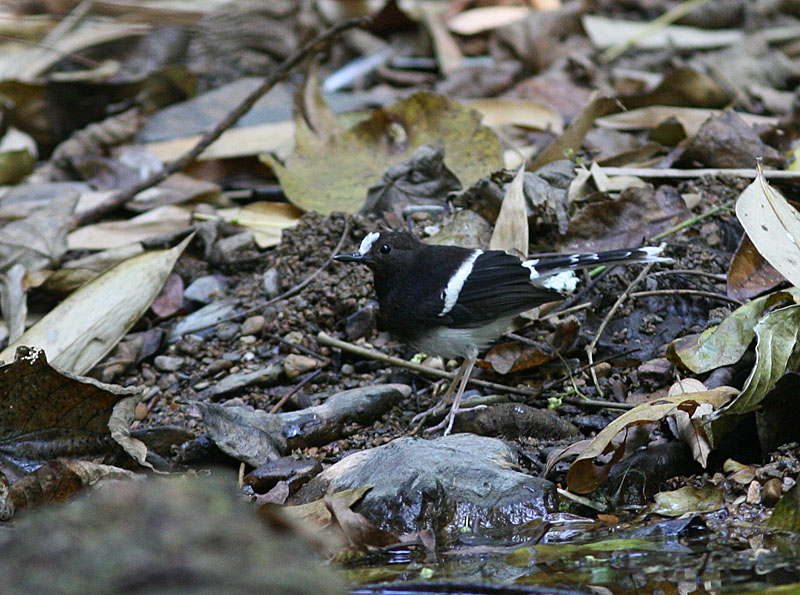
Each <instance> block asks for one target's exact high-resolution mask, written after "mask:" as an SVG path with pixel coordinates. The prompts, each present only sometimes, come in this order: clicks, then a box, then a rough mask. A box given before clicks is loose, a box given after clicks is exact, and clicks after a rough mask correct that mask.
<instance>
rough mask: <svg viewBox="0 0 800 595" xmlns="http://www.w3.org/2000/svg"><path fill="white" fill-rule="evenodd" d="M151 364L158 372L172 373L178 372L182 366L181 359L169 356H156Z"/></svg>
mask: <svg viewBox="0 0 800 595" xmlns="http://www.w3.org/2000/svg"><path fill="white" fill-rule="evenodd" d="M153 364H154V365H155V367H156V370H160V371H162V372H174V371H175V370H180V368H181V366H182V365H183V358H182V357H174V356H170V355H157V356H156V358H155V360H154V361H153Z"/></svg>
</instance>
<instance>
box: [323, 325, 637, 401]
mask: <svg viewBox="0 0 800 595" xmlns="http://www.w3.org/2000/svg"><path fill="white" fill-rule="evenodd" d="M317 341H318V342H319V343H322V344H323V345H328V346H329V347H335V348H337V349H341V350H342V351H347V352H348V353H352V354H354V355H360V356H361V357H365V358H367V359H372V360H375V361H379V362H384V363H387V364H390V365H392V366H399V367H401V368H407V369H409V370H413V371H414V372H418V373H420V374H427V375H428V376H434V377H436V378H445V379H447V380H450V381H452V380H453V377H454V374H453V373H452V372H445V371H444V370H437V369H435V368H429V367H427V366H421V365H419V364H415V363H413V362H409V361H406V360H404V359H401V358H399V357H394V356H391V355H386V354H385V353H381V352H380V351H375V350H374V349H367V348H365V347H359V346H358V345H353V344H352V343H348V342H347V341H341V340H340V339H337V338H335V337H331V336H330V335H329V334H327V333H325V332H322V331H321V332H319V333H317ZM614 357H618V355H615V356H614ZM599 363H601V362H597V363H595V364H592V365H597V364H599ZM562 381H563V379H562ZM469 384H472V385H475V386H480V387H483V388H488V389H490V390H496V391H505V392H508V393H512V394H516V395H523V396H526V397H534V398H540V394H541V390H532V389H529V388H519V387H516V386H508V385H506V384H498V383H496V382H488V381H486V380H479V379H477V378H470V379H469ZM562 400H563V401H564V402H565V403H569V404H570V405H576V406H578V407H605V408H608V409H632V408H633V405H630V404H628V403H612V402H608V401H598V400H593V399H573V398H569V397H565V398H563V399H562Z"/></svg>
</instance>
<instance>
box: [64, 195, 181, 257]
mask: <svg viewBox="0 0 800 595" xmlns="http://www.w3.org/2000/svg"><path fill="white" fill-rule="evenodd" d="M191 222H192V213H191V210H190V209H188V208H186V207H178V206H173V205H168V206H163V207H156V208H154V209H151V210H149V211H146V212H144V213H142V214H141V215H137V216H136V217H132V218H131V219H126V220H124V221H104V222H102V223H96V224H94V225H86V226H84V227H81V228H79V229H76V230H75V231H73V232H72V233H71V234H69V237H68V238H67V241H68V243H69V249H70V250H107V249H110V248H121V247H122V246H125V245H126V244H133V243H136V242H141V241H142V240H146V239H148V238H152V237H155V236H160V235H165V234H168V233H174V232H176V231H180V230H182V229H186V228H187V227H189V225H191Z"/></svg>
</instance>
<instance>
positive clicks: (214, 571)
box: [0, 478, 346, 595]
mask: <svg viewBox="0 0 800 595" xmlns="http://www.w3.org/2000/svg"><path fill="white" fill-rule="evenodd" d="M234 491H235V481H234V480H233V479H232V478H231V479H230V480H229V481H227V482H223V481H218V480H217V481H212V480H196V479H195V480H189V481H187V480H185V478H184V479H181V480H158V481H137V482H128V483H122V482H120V483H116V484H113V485H109V486H106V487H103V488H102V489H100V490H98V491H97V492H96V493H94V494H92V495H91V496H90V497H88V498H83V499H80V500H78V501H76V502H73V503H71V504H68V505H66V506H51V507H48V508H45V509H42V510H40V511H38V512H34V513H31V514H29V515H26V516H25V517H24V518H23V519H22V520H20V521H19V525H18V528H19V530H17V531H6V532H4V535H3V536H2V540H1V543H2V545H1V546H0V547H2V550H3V556H2V557H1V558H0V574H1V575H2V576H3V592H4V593H63V594H66V593H123V592H125V593H135V592H160V593H220V592H227V593H256V592H258V593H290V594H294V595H300V594H302V593H323V594H325V593H342V594H344V593H346V590H345V588H344V586H343V585H342V583H341V581H340V579H339V578H338V577H337V576H336V575H335V574H334V573H333V572H332V571H330V570H329V569H327V568H324V567H322V566H321V565H320V564H319V562H318V561H317V560H316V559H315V558H314V555H313V553H312V550H311V547H310V545H309V543H308V542H307V541H305V540H304V538H303V537H301V536H300V535H299V534H295V533H293V532H292V531H291V530H287V526H286V525H285V524H284V525H282V526H281V524H280V522H279V521H276V522H275V527H276V528H274V529H273V528H270V527H269V526H266V525H265V524H264V523H263V522H261V521H260V520H259V519H258V518H257V517H256V515H255V514H254V512H253V511H252V509H251V508H249V507H248V506H246V505H245V504H244V503H242V502H239V501H238V500H237V498H236V497H235V496H234ZM176 536H180V538H176Z"/></svg>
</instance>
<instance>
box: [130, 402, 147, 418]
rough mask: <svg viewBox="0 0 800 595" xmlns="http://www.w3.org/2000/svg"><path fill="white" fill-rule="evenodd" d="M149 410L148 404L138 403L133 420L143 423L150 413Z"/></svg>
mask: <svg viewBox="0 0 800 595" xmlns="http://www.w3.org/2000/svg"><path fill="white" fill-rule="evenodd" d="M149 411H150V410H149V409H148V408H147V404H146V403H143V402H142V401H139V402H138V403H136V407H135V408H134V410H133V418H134V419H135V420H137V421H142V420H143V419H144V418H145V417H147V414H148V413H149Z"/></svg>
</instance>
